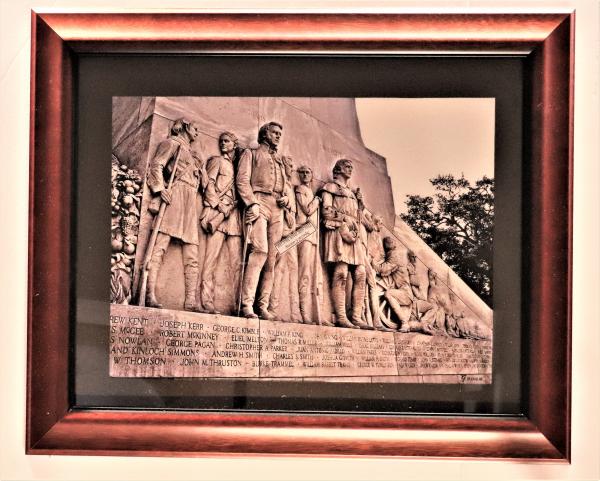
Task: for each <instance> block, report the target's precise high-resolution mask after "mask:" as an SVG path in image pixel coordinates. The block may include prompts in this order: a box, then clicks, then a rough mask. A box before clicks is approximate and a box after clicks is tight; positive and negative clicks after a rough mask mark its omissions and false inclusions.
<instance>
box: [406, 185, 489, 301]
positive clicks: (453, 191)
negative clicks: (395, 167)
mask: <svg viewBox="0 0 600 481" xmlns="http://www.w3.org/2000/svg"><path fill="white" fill-rule="evenodd" d="M430 182H431V184H432V185H433V187H434V188H435V194H434V195H433V196H425V197H423V196H420V195H408V196H407V198H408V199H407V201H406V205H407V207H408V213H406V214H401V217H402V220H404V222H406V223H407V224H408V225H409V226H410V227H412V229H413V230H414V231H415V232H416V233H417V234H418V235H419V236H420V237H421V238H422V239H423V240H424V241H425V242H426V243H427V244H428V245H429V246H430V247H431V248H432V249H433V250H434V251H435V252H436V253H437V254H438V255H439V256H440V257H441V258H442V259H443V260H444V261H445V262H446V264H448V265H449V266H450V267H451V268H452V269H453V270H454V272H456V274H458V275H459V276H460V277H461V278H462V279H463V280H464V281H465V282H466V283H467V284H468V285H469V287H471V289H473V290H474V291H475V292H476V293H477V294H479V296H480V297H481V298H482V299H483V300H484V301H485V302H486V303H487V304H488V305H489V306H490V307H491V306H492V260H493V259H492V253H493V251H492V246H493V230H494V179H490V178H488V177H486V176H483V178H482V179H479V180H477V181H476V182H475V184H474V185H471V183H470V182H469V181H468V180H467V179H465V178H464V176H461V177H460V178H458V177H454V176H453V175H438V176H437V177H435V178H433V179H430Z"/></svg>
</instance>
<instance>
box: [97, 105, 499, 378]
mask: <svg viewBox="0 0 600 481" xmlns="http://www.w3.org/2000/svg"><path fill="white" fill-rule="evenodd" d="M112 152H113V157H112V199H111V207H112V248H113V254H112V256H111V273H112V275H111V312H110V319H109V320H108V323H109V325H110V356H109V364H110V366H109V370H110V375H111V376H118V377H201V378H248V379H256V380H280V381H281V380H286V379H293V380H296V381H297V380H320V381H340V382H378V383H379V382H443V383H490V382H491V372H492V364H491V359H492V331H493V323H492V311H491V309H490V308H489V307H488V306H487V305H486V304H485V303H484V302H483V301H482V300H481V299H480V298H479V297H478V296H477V295H476V294H475V293H473V292H472V291H471V290H470V289H469V288H468V287H467V286H466V284H465V283H464V282H463V281H462V280H461V279H460V278H459V277H458V276H456V274H455V273H454V272H452V270H451V269H449V268H448V266H447V265H446V264H445V263H444V262H443V261H442V260H441V259H440V258H439V257H438V256H437V255H436V254H435V253H434V252H433V251H432V250H431V249H430V248H429V247H428V246H427V245H426V244H425V243H424V242H423V241H422V240H421V239H420V238H419V237H418V236H417V235H416V234H415V233H414V232H413V231H412V230H411V229H410V228H409V227H408V226H407V225H406V224H405V223H403V222H402V221H401V220H399V218H398V217H397V216H396V211H395V207H394V202H393V194H392V182H391V180H390V177H389V176H388V171H387V161H386V159H385V158H383V157H381V156H380V155H378V154H377V153H375V152H373V151H371V150H369V149H368V148H367V147H366V146H365V145H364V144H363V141H362V138H361V135H360V127H359V122H358V118H357V114H356V109H355V103H354V99H347V98H318V99H317V98H281V97H279V98H263V97H261V98H257V97H115V98H113V145H112ZM394 161H395V162H398V161H399V159H394ZM406 169H407V172H408V171H409V169H410V163H409V160H406ZM300 175H301V176H302V177H300ZM153 176H154V177H153ZM153 178H154V179H157V178H158V180H159V182H158V183H156V182H154V181H153V180H152V179H153ZM409 178H410V176H409V175H407V181H409V180H408V179H409ZM157 186H158V187H157ZM301 186H304V187H301ZM161 211H162V214H161ZM174 213H177V215H175V214H174ZM165 219H167V221H165ZM182 222H183V223H184V224H185V228H183V227H181V225H179V224H181V223H182ZM178 223H179V224H178ZM175 224H177V226H176V227H173V225H175ZM190 226H193V227H190ZM190 229H192V231H193V232H192V231H190ZM165 237H166V238H167V239H166V240H165ZM386 239H390V240H386ZM384 241H385V242H384ZM215 245H217V247H215ZM391 245H393V246H394V247H393V251H392V250H390V249H389V246H391ZM207 246H208V248H207ZM225 246H227V247H225ZM311 246H312V247H311ZM384 246H387V247H386V248H384ZM160 249H162V250H160ZM409 254H411V255H412V256H413V257H412V259H413V261H412V262H413V263H412V264H411V262H409V259H410V256H409ZM157 258H159V260H160V262H158V263H157V262H156V259H157ZM206 259H210V261H208V262H210V263H211V264H210V268H209V267H207V268H205V265H204V264H205V260H206ZM152 260H154V264H153V263H152ZM153 266H154V269H153ZM299 272H300V276H299V275H298V273H299ZM207 286H208V287H207ZM244 290H245V292H246V294H245V295H243V292H244ZM244 296H245V297H244ZM244 299H245V301H244ZM299 302H300V304H299ZM300 311H302V313H300ZM346 314H347V317H346ZM404 318H405V319H404Z"/></svg>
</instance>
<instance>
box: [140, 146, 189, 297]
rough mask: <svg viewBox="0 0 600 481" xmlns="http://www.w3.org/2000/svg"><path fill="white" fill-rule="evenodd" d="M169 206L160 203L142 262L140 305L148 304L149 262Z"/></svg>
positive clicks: (177, 158) (172, 175) (178, 150)
mask: <svg viewBox="0 0 600 481" xmlns="http://www.w3.org/2000/svg"><path fill="white" fill-rule="evenodd" d="M180 153H181V146H179V148H178V149H177V154H176V155H175V162H174V163H173V170H172V171H171V176H170V177H169V183H168V184H167V189H166V190H167V192H171V187H172V186H173V180H175V172H177V164H178V163H179V154H180ZM166 208H167V204H166V203H165V202H163V201H161V203H160V208H159V209H158V214H156V219H155V221H154V228H153V230H152V235H151V236H150V240H149V241H148V245H147V246H146V253H145V254H144V262H143V263H142V281H141V282H140V288H139V295H138V305H140V306H145V305H146V289H147V288H148V264H150V259H152V251H153V250H154V245H155V244H156V238H157V237H158V231H159V229H160V225H161V224H162V220H163V217H164V215H165V209H166Z"/></svg>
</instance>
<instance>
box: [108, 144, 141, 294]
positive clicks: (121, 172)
mask: <svg viewBox="0 0 600 481" xmlns="http://www.w3.org/2000/svg"><path fill="white" fill-rule="evenodd" d="M111 183H112V186H111V209H112V216H111V247H112V255H111V258H110V270H111V279H110V300H111V302H113V303H115V304H129V303H130V302H131V298H132V295H131V283H132V279H133V263H134V258H135V256H134V254H135V250H136V244H137V237H138V229H139V225H140V205H141V199H142V191H141V178H140V175H139V174H138V173H137V172H136V171H135V170H133V169H129V168H127V166H126V165H120V164H119V160H118V159H117V158H116V157H115V156H114V155H113V157H112V168H111Z"/></svg>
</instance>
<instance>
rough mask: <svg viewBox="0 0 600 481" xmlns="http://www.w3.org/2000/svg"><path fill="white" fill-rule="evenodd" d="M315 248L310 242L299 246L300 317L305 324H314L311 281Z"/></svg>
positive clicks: (303, 242)
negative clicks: (311, 308)
mask: <svg viewBox="0 0 600 481" xmlns="http://www.w3.org/2000/svg"><path fill="white" fill-rule="evenodd" d="M314 248H315V246H313V245H312V244H311V243H310V242H308V241H302V242H301V243H300V244H299V245H298V297H299V301H300V315H301V316H302V321H303V322H304V324H312V316H311V313H310V294H311V293H310V280H311V277H312V269H311V267H312V265H313V263H314V257H315V256H314V252H313V249H314Z"/></svg>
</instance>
